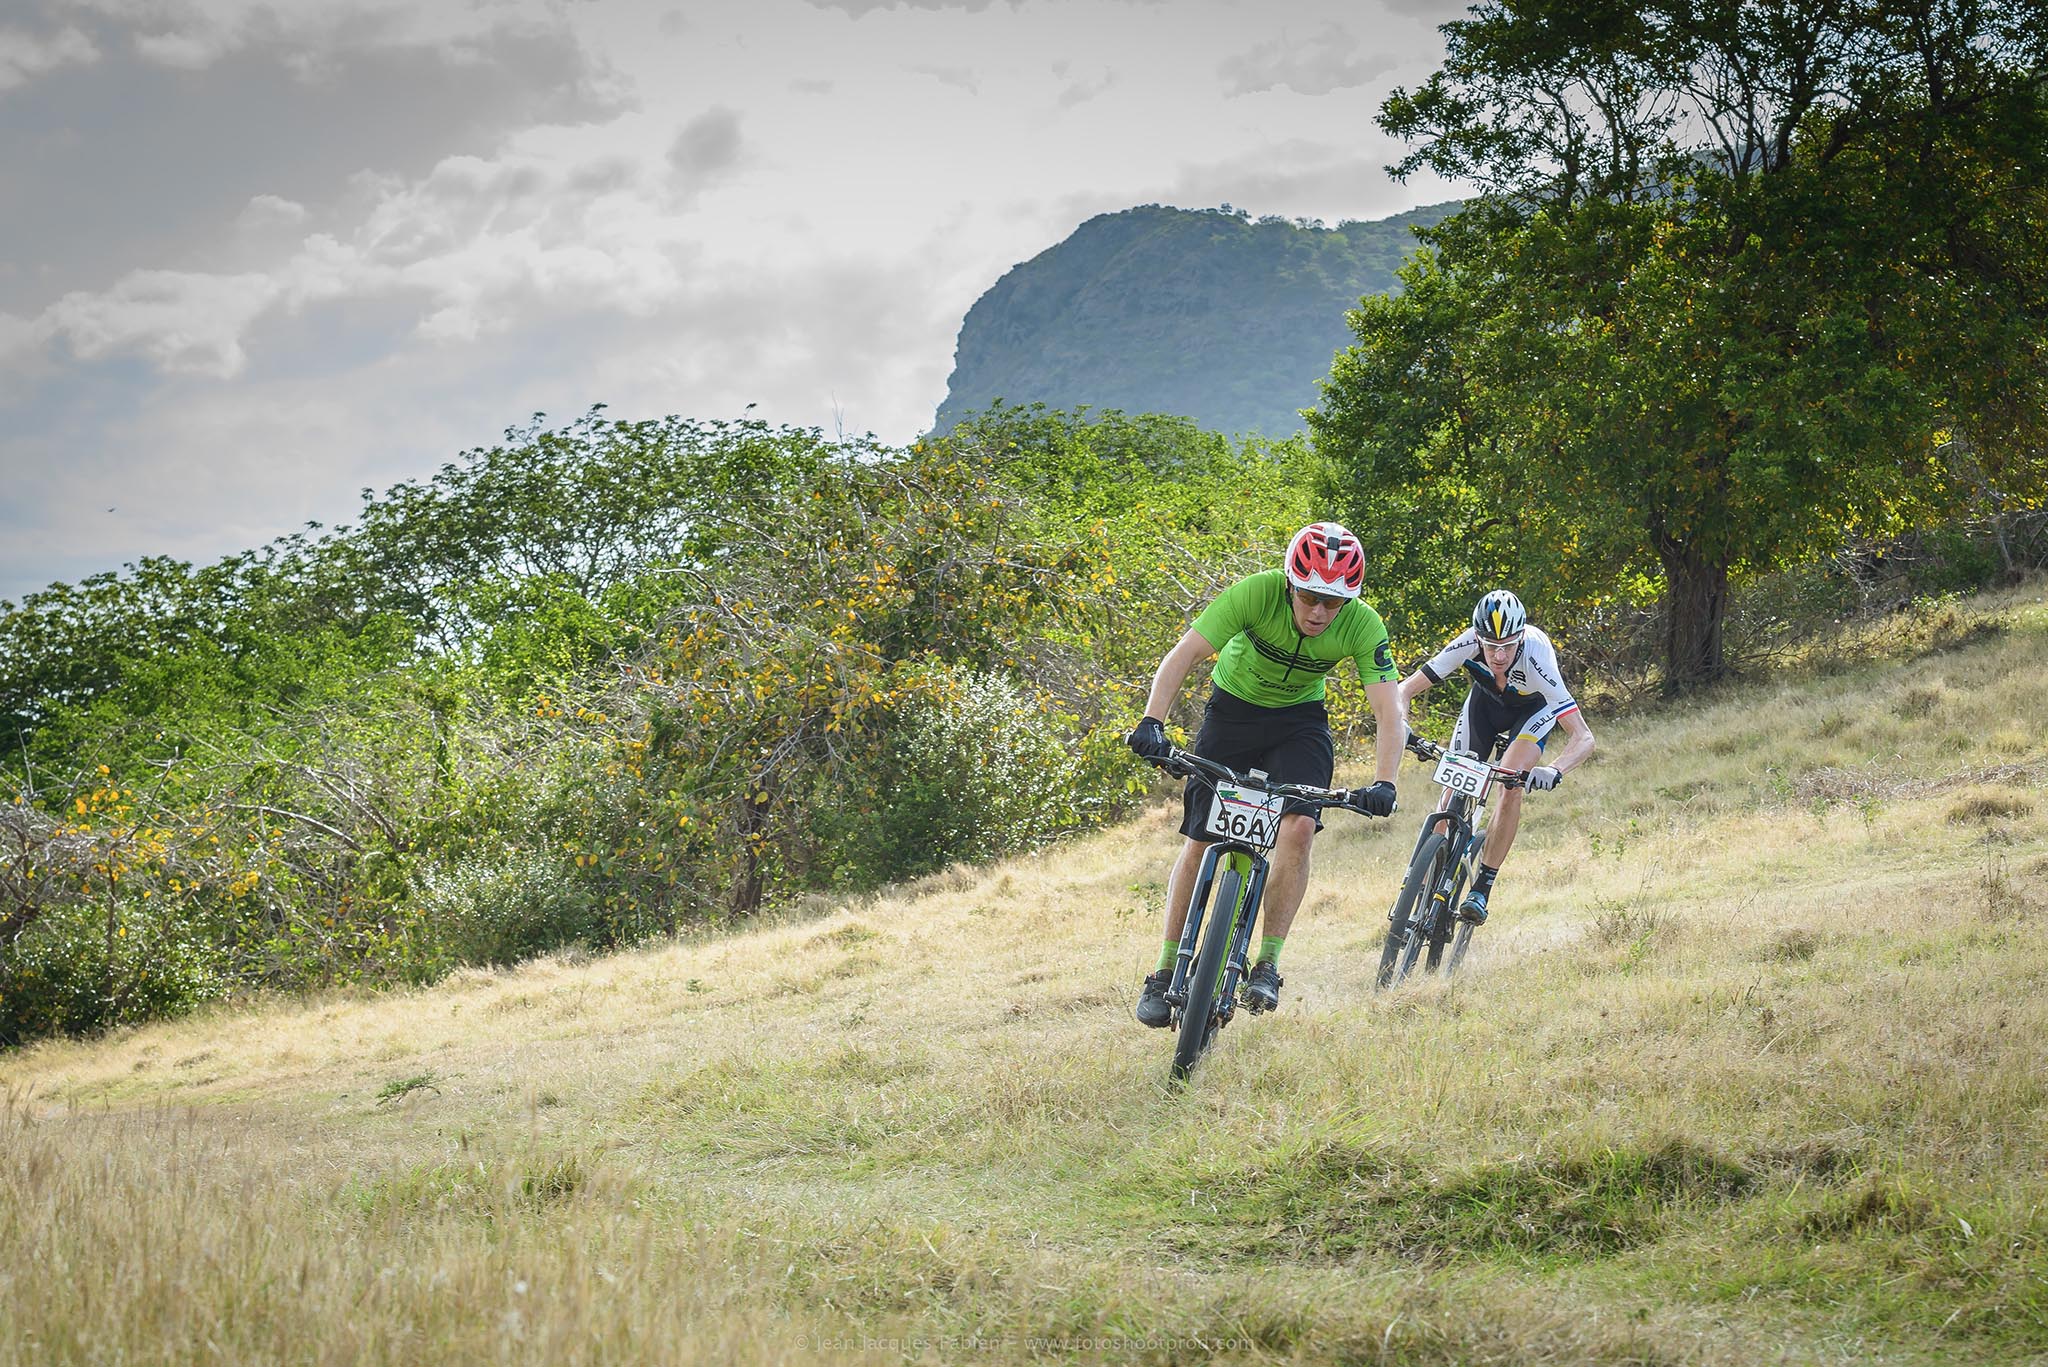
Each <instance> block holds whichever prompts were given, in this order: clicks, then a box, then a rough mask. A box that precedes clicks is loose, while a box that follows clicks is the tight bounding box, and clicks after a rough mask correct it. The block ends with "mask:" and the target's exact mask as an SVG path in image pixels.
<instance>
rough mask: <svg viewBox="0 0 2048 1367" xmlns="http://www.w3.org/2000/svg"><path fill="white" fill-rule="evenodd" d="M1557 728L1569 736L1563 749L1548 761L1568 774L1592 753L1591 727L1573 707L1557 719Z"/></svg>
mask: <svg viewBox="0 0 2048 1367" xmlns="http://www.w3.org/2000/svg"><path fill="white" fill-rule="evenodd" d="M1557 725H1558V729H1559V730H1561V731H1563V732H1564V733H1565V734H1566V735H1568V736H1569V737H1571V739H1570V740H1568V741H1566V742H1565V746H1564V749H1562V750H1560V751H1558V752H1557V758H1556V759H1554V760H1551V761H1550V763H1551V764H1552V765H1554V766H1556V768H1557V771H1558V772H1559V773H1561V774H1568V773H1570V772H1571V771H1572V770H1574V769H1576V768H1578V767H1579V766H1580V765H1581V764H1584V763H1585V762H1586V760H1587V759H1588V758H1589V757H1590V756H1591V755H1592V753H1593V728H1592V727H1590V726H1588V725H1586V719H1585V718H1584V717H1582V716H1580V715H1579V712H1578V709H1576V708H1574V709H1573V710H1571V711H1570V712H1567V713H1565V714H1564V715H1563V716H1562V717H1559V718H1558V719H1557Z"/></svg>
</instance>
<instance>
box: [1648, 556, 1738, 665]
mask: <svg viewBox="0 0 2048 1367" xmlns="http://www.w3.org/2000/svg"><path fill="white" fill-rule="evenodd" d="M1651 542H1652V544H1653V545H1654V546H1655V547H1656V550H1657V559H1658V560H1659V561H1661V562H1662V563H1663V566H1664V691H1665V692H1667V693H1690V692H1692V691H1693V690H1694V689H1696V688H1703V687H1705V686H1706V685H1708V684H1711V683H1715V682H1717V681H1719V680H1721V679H1725V678H1726V677H1728V661H1727V658H1726V657H1725V656H1724V655H1723V653H1722V649H1721V645H1722V641H1721V628H1722V625H1723V623H1724V622H1725V620H1726V618H1727V616H1728V564H1727V562H1726V561H1725V560H1722V559H1719V558H1717V557H1710V556H1706V555H1702V554H1700V553H1699V552H1698V551H1696V550H1695V549H1694V548H1693V547H1692V546H1691V545H1689V544H1688V543H1686V542H1684V541H1681V540H1679V539H1677V538H1674V537H1671V536H1667V535H1665V534H1663V533H1662V532H1661V531H1657V530H1653V531H1652V532H1651Z"/></svg>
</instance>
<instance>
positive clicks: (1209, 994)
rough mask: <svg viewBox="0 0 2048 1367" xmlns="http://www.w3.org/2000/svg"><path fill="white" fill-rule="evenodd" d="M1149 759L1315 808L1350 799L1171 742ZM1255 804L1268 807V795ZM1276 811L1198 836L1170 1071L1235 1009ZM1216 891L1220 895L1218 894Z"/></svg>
mask: <svg viewBox="0 0 2048 1367" xmlns="http://www.w3.org/2000/svg"><path fill="white" fill-rule="evenodd" d="M1154 762H1155V763H1157V764H1158V765H1159V766H1160V767H1161V768H1163V769H1165V770H1167V772H1169V773H1177V774H1180V775H1182V776H1184V777H1188V778H1193V779H1195V780H1197V781H1198V782H1201V783H1204V784H1206V785H1208V786H1210V787H1212V788H1214V787H1215V786H1216V785H1217V784H1218V783H1231V784H1235V785H1238V786H1239V787H1242V788H1246V789H1250V790H1253V791H1256V792H1258V793H1263V794H1265V795H1266V797H1267V798H1268V799H1271V798H1274V797H1278V798H1282V799H1287V798H1292V799H1295V800H1298V801H1302V802H1308V803H1313V804H1315V806H1316V807H1317V808H1318V809H1319V810H1320V809H1323V808H1328V807H1338V806H1344V807H1348V806H1349V804H1350V802H1351V793H1350V791H1349V790H1348V789H1341V788H1337V789H1332V788H1315V787H1311V786H1308V785H1306V784H1294V783H1274V782H1273V781H1272V780H1271V779H1270V778H1268V777H1267V775H1265V774H1264V773H1262V772H1260V771H1258V770H1253V771H1252V772H1251V773H1250V774H1240V773H1238V772H1237V771H1236V770H1234V769H1232V768H1230V767H1229V766H1228V765H1223V764H1218V763H1216V762H1215V761H1214V760H1209V759H1204V758H1203V757H1202V756H1200V755H1196V754H1192V753H1190V752H1188V751H1185V750H1178V749H1177V750H1173V751H1171V752H1170V753H1168V754H1167V755H1165V756H1164V757H1162V758H1160V759H1158V760H1156V761H1154ZM1253 805H1254V806H1255V807H1259V806H1265V807H1270V803H1266V804H1253ZM1352 810H1356V809H1355V808H1352ZM1243 815H1244V814H1242V813H1240V814H1239V816H1237V817H1232V818H1231V824H1232V825H1233V826H1235V825H1238V824H1239V820H1240V818H1241V817H1242V816H1243ZM1282 819H1284V818H1282V817H1280V816H1279V815H1278V814H1277V813H1276V814H1275V816H1274V820H1273V823H1272V825H1271V827H1270V828H1268V827H1266V826H1264V824H1263V823H1262V822H1260V821H1258V820H1256V819H1254V820H1251V821H1249V822H1246V823H1244V829H1243V830H1242V831H1240V834H1246V835H1249V836H1251V837H1252V838H1249V839H1238V838H1233V837H1231V836H1220V837H1218V838H1216V839H1213V840H1208V841H1205V842H1204V843H1205V844H1206V845H1207V848H1206V849H1205V850H1204V851H1203V852H1202V862H1201V866H1200V867H1199V868H1198V869H1197V871H1196V875H1195V883H1194V887H1193V889H1192V890H1191V891H1190V893H1189V896H1188V906H1187V915H1186V919H1185V921H1184V923H1183V924H1182V926H1181V933H1180V946H1179V948H1178V950H1177V951H1176V953H1175V954H1174V960H1173V977H1172V980H1171V981H1170V982H1169V983H1168V984H1167V988H1166V993H1165V996H1166V1002H1167V1005H1168V1006H1169V1007H1170V1008H1171V1010H1172V1016H1171V1020H1170V1023H1171V1025H1172V1026H1173V1028H1174V1031H1175V1035H1176V1040H1177V1042H1176V1045H1175V1048H1174V1063H1173V1073H1174V1076H1175V1077H1176V1078H1184V1077H1186V1076H1187V1075H1188V1072H1189V1071H1190V1070H1191V1069H1192V1068H1193V1067H1194V1066H1195V1062H1196V1061H1197V1060H1198V1059H1199V1058H1200V1057H1201V1055H1202V1054H1203V1053H1204V1052H1205V1051H1206V1050H1207V1049H1208V1047H1209V1043H1210V1041H1211V1040H1213V1039H1214V1038H1215V1035H1216V1032H1217V1031H1218V1030H1220V1029H1222V1028H1223V1027H1224V1026H1225V1025H1228V1024H1229V1023H1230V1021H1231V1020H1232V1018H1234V1017H1235V1016H1236V1014H1237V989H1238V986H1239V985H1240V984H1241V983H1242V982H1243V981H1244V979H1245V977H1246V975H1247V974H1248V973H1249V972H1250V966H1249V963H1248V960H1249V958H1250V955H1251V940H1252V931H1253V929H1254V927H1256V925H1257V924H1258V919H1259V911H1260V909H1261V907H1262V906H1263V904H1264V900H1265V895H1266V876H1267V873H1268V872H1269V870H1270V865H1269V864H1268V862H1267V851H1268V850H1270V849H1271V848H1272V846H1273V844H1274V843H1276V842H1277V841H1278V839H1279V823H1280V821H1281V820H1282ZM1219 898H1220V899H1224V900H1223V901H1221V902H1218V901H1217V899H1219ZM1226 917H1227V921H1226V919H1225V918H1226ZM1226 924H1227V926H1228V932H1227V934H1228V938H1227V939H1223V940H1219V939H1218V938H1217V936H1218V934H1219V933H1220V932H1222V931H1223V928H1224V927H1225V925H1226ZM1212 974H1213V975H1214V976H1213V977H1212V976H1211V975H1212Z"/></svg>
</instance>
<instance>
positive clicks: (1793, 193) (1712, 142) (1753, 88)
mask: <svg viewBox="0 0 2048 1367" xmlns="http://www.w3.org/2000/svg"><path fill="white" fill-rule="evenodd" d="M2017 8H2018V9H2020V10H2024V11H2027V12H2028V13H2029V15H2030V19H2029V22H2028V23H2018V24H2011V23H2008V22H2007V20H2006V17H2005V16H2003V15H2001V14H1998V13H1994V12H1993V11H1991V10H1986V9H1978V8H1976V7H1972V6H1964V7H1958V8H1954V9H1945V10H1942V11H1940V12H1939V13H1938V14H1922V13H1920V11H1919V10H1917V9H1912V7H1899V8H1898V9H1897V10H1896V12H1894V11H1893V10H1890V9H1886V8H1884V7H1880V11H1879V12H1878V13H1877V14H1876V15H1872V14H1866V13H1865V12H1864V11H1861V10H1858V11H1853V12H1852V11H1841V12H1839V13H1833V12H1829V13H1823V12H1819V11H1816V12H1815V13H1814V14H1813V15H1811V16H1809V18H1810V20H1811V22H1810V23H1803V24H1795V25H1787V24H1784V23H1782V22H1781V18H1782V7H1773V6H1768V5H1761V4H1757V5H1751V4H1737V5H1703V4H1696V3H1693V2H1692V0H1671V2H1670V3H1659V4H1653V5H1651V6H1649V7H1647V8H1644V7H1641V6H1629V7H1621V6H1594V7H1591V8H1586V7H1578V8H1576V9H1573V10H1572V11H1571V12H1569V13H1567V12H1565V11H1563V10H1559V9H1558V8H1557V7H1555V6H1551V5H1543V4H1535V3H1521V2H1520V0H1508V2H1507V3H1494V4H1488V5H1483V6H1480V7H1478V8H1477V9H1476V10H1475V11H1474V17H1473V18H1471V19H1469V20H1467V21H1462V22H1460V23H1455V24H1452V25H1449V26H1447V29H1446V32H1447V34H1448V35H1449V38H1450V45H1449V54H1448V56H1447V58H1446V62H1445V65H1444V67H1443V69H1442V70H1441V71H1439V72H1438V73H1437V75H1436V76H1435V77H1433V78H1432V80H1431V81H1430V82H1429V83H1428V84H1427V85H1426V86H1425V87H1423V88H1422V89H1421V90H1419V91H1417V92H1414V93H1413V94H1410V93H1408V92H1397V94H1396V95H1395V96H1394V97H1393V98H1392V99H1390V100H1389V101H1388V103H1387V105H1386V107H1385V110H1384V111H1383V116H1382V122H1383V124H1384V125H1385V126H1386V127H1387V128H1388V129H1389V131H1392V132H1395V133H1397V134H1401V135H1404V136H1408V137H1412V138H1416V139H1418V140H1419V141H1420V146H1419V147H1418V148H1417V150H1416V151H1415V152H1413V153H1412V154H1411V156H1410V157H1409V158H1408V160H1407V161H1406V162H1404V163H1403V166H1404V168H1406V169H1414V168H1417V167H1421V166H1428V167H1430V168H1432V169H1434V170H1436V171H1438V172H1441V173H1443V174H1447V175H1456V176H1470V177H1474V178H1476V179H1478V180H1480V181H1481V182H1482V183H1484V184H1486V185H1488V186H1489V188H1490V191H1491V193H1490V194H1489V195H1487V196H1485V197H1482V198H1481V199H1480V200H1478V201H1475V202H1474V203H1473V204H1472V205H1471V206H1469V207H1468V208H1467V209H1466V210H1465V211H1464V212H1463V213H1461V214H1460V215H1458V216H1457V217H1456V218H1454V219H1452V220H1449V221H1448V222H1446V223H1445V224H1444V225H1442V226H1441V227H1440V228H1439V229H1438V230H1437V231H1435V232H1434V233H1433V234H1431V241H1432V253H1431V255H1430V256H1429V258H1428V259H1426V260H1424V261H1421V262H1418V263H1417V264H1415V265H1414V266H1412V267H1410V268H1409V269H1408V270H1407V272H1406V273H1405V276H1404V278H1405V280H1406V283H1407V285H1408V289H1407V291H1406V292H1405V293H1404V294H1402V295H1401V296H1398V297H1395V298H1391V299H1383V300H1369V301H1366V303H1365V304H1364V305H1363V306H1362V307H1361V308H1360V309H1359V310H1358V311H1357V312H1356V313H1355V314H1354V315H1353V319H1352V322H1353V329H1354V333H1355V336H1356V338H1357V342H1356V345H1355V346H1354V347H1353V348H1351V349H1350V350H1349V351H1348V352H1347V353H1345V355H1344V356H1343V357H1340V359H1339V361H1338V362H1337V364H1336V365H1335V367H1334V368H1333V371H1332V374H1331V378H1330V380H1329V381H1328V383H1327V384H1326V386H1325V391H1324V395H1325V397H1324V404H1323V407H1322V410H1321V411H1320V412H1319V413H1317V414H1316V415H1314V416H1313V417H1312V418H1311V423H1310V425H1311V429H1312V430H1313V432H1314V434H1315V439H1316V444H1317V447H1318V449H1319V450H1320V451H1322V452H1323V453H1324V454H1325V455H1326V456H1328V457H1329V458H1330V459H1331V461H1332V463H1333V464H1334V465H1335V466H1336V467H1337V468H1338V470H1339V471H1340V476H1339V479H1340V483H1339V484H1338V485H1336V486H1335V487H1336V488H1337V489H1338V490H1340V491H1341V490H1343V489H1346V488H1348V489H1350V490H1353V491H1356V492H1355V494H1354V497H1355V499H1356V502H1357V503H1358V505H1359V506H1360V508H1361V513H1362V512H1363V509H1364V508H1365V507H1367V506H1369V505H1370V501H1371V500H1375V499H1378V498H1380V497H1382V496H1383V494H1385V493H1387V492H1388V491H1391V497H1392V498H1393V500H1394V501H1395V503H1396V507H1397V508H1398V509H1399V510H1400V511H1401V512H1403V513H1404V514H1412V515H1419V516H1420V517H1421V518H1423V519H1424V524H1425V525H1432V524H1433V525H1437V526H1445V527H1449V528H1453V529H1455V531H1456V532H1459V533H1464V534H1467V535H1473V534H1476V536H1475V540H1476V542H1477V545H1476V548H1475V550H1476V554H1475V556H1474V559H1476V560H1477V561H1478V562H1479V563H1481V564H1483V565H1485V566H1486V568H1487V569H1489V570H1493V571H1495V572H1497V573H1499V574H1500V575H1501V576H1502V577H1504V578H1510V579H1513V580H1517V581H1519V582H1523V583H1526V584H1530V585H1532V586H1534V585H1539V584H1540V585H1541V586H1542V588H1541V591H1540V592H1539V593H1537V594H1535V595H1533V596H1535V597H1537V598H1538V601H1539V603H1541V605H1542V607H1543V608H1544V609H1546V610H1550V611H1557V610H1560V609H1564V610H1569V609H1573V608H1576V609H1579V610H1582V611H1591V610H1595V609H1598V608H1599V607H1601V606H1602V604H1603V603H1604V602H1605V601H1606V600H1607V599H1609V598H1611V597H1614V596H1615V591H1616V590H1617V589H1618V590H1620V596H1621V597H1622V598H1624V599H1630V598H1636V597H1638V596H1639V587H1638V586H1640V585H1642V584H1643V583H1644V581H1645V580H1646V578H1648V577H1649V576H1651V575H1654V576H1655V577H1656V578H1657V579H1660V580H1661V586H1660V587H1661V593H1662V598H1663V602H1664V607H1665V622H1666V639H1665V655H1666V680H1667V683H1668V684H1670V685H1672V686H1674V687H1683V686H1690V685H1693V684H1696V683H1700V682H1705V681H1707V680H1711V679H1712V678H1714V677H1716V676H1718V675H1719V674H1721V673H1722V672H1724V671H1725V668H1726V661H1725V657H1724V650H1723V639H1722V624H1723V619H1724V616H1725V614H1726V611H1727V607H1728V602H1729V590H1730V582H1731V577H1732V578H1736V579H1739V578H1740V577H1742V576H1745V575H1750V574H1754V573H1758V572H1763V571H1768V570H1771V569H1775V568H1777V567H1780V566H1783V565H1785V564H1788V563H1792V562H1794V561H1797V560H1799V559H1802V558H1806V557H1811V556H1814V555H1818V554H1825V553H1829V552H1831V551H1833V550H1835V549H1837V548H1839V547H1841V546H1842V545H1844V544H1846V543H1847V542H1848V541H1849V540H1851V539H1853V538H1857V537H1866V538H1867V537H1883V536H1890V535H1896V534H1898V533H1899V532H1901V531H1903V530H1906V529H1909V528H1912V527H1916V526H1921V525H1925V524H1928V523H1930V522H1933V521H1936V520H1939V519H1944V518H1954V517H1956V516H1958V515H1959V514H1962V513H1965V512H1968V511H1970V510H1972V509H1973V508H1976V507H1978V506H1980V505H1982V504H1983V503H1984V502H1986V501H1989V502H1992V503H1994V504H1997V505H1998V506H2028V505H2030V504H2031V503H2034V502H2038V500H2039V498H2040V496H2041V494H2042V492H2043V488H2044V479H2048V471H2044V468H2043V465H2042V462H2041V459H2040V452H2041V450H2042V449H2043V445H2044V441H2043V439H2044V436H2048V433H2044V431H2043V426H2042V420H2043V415H2044V413H2048V326H2044V321H2043V320H2044V318H2048V253H2044V252H2043V251H2042V248H2041V243H2042V242H2043V241H2044V238H2043V236H2042V234H2041V232H2040V231H2039V229H2040V228H2041V226H2042V223H2043V218H2044V214H2048V191H2044V189H2043V186H2044V184H2048V174H2044V173H2048V150H2044V149H2048V136H2044V134H2048V109H2044V105H2043V100H2042V95H2041V90H2042V83H2041V73H2042V71H2043V69H2044V56H2043V46H2042V40H2041V38H2040V37H2039V34H2040V33H2042V32H2043V31H2048V23H2044V22H2043V20H2044V19H2048V16H2044V14H2043V13H2042V10H2041V6H2040V5H2039V4H2038V3H2030V4H2027V5H2022V6H2019V7H2017ZM1909 11H1910V13H1909ZM1914 15H1918V16H1919V17H1918V18H1917V19H1915V18H1914V17H1913V16H1914ZM1559 92H1563V94H1562V95H1560V93H1559ZM1702 130H1704V135H1705V136H1706V137H1707V139H1708V142H1709V145H1708V147H1707V149H1706V150H1705V151H1702V150H1700V148H1699V146H1698V142H1697V140H1698V139H1699V138H1700V137H1701V136H1702ZM1466 587H1467V588H1468V589H1469V588H1470V587H1471V585H1469V584H1468V585H1467V586H1466ZM1545 594H1549V595H1552V601H1550V602H1547V603H1544V602H1542V599H1543V595H1545Z"/></svg>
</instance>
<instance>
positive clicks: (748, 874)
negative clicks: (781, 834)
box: [726, 785, 768, 916]
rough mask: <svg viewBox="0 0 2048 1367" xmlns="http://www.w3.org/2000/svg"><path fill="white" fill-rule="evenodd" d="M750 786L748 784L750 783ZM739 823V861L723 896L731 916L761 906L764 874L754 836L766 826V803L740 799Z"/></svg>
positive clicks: (743, 913)
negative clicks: (729, 890) (729, 885)
mask: <svg viewBox="0 0 2048 1367" xmlns="http://www.w3.org/2000/svg"><path fill="white" fill-rule="evenodd" d="M750 786H751V785H750ZM735 824H736V825H737V827H738V832H737V834H738V839H737V841H736V842H735V843H736V844H737V845H738V846H739V852H740V865H739V870H738V872H737V873H736V874H735V875H734V877H733V883H732V893H731V895H730V896H728V897H727V898H726V907H727V909H728V910H729V911H730V912H731V914H732V915H734V916H751V915H753V914H754V913H755V912H757V911H759V910H760V909H761V899H762V897H763V895H765V894H766V892H767V890H768V888H767V882H768V879H767V874H766V872H765V871H764V870H763V869H762V867H761V850H760V846H759V845H758V844H756V843H755V838H756V836H758V835H759V833H761V832H762V831H765V830H767V828H768V804H767V803H766V802H760V801H756V800H755V799H754V798H753V797H751V796H749V797H744V798H742V799H740V813H739V820H738V822H737V823H735Z"/></svg>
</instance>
